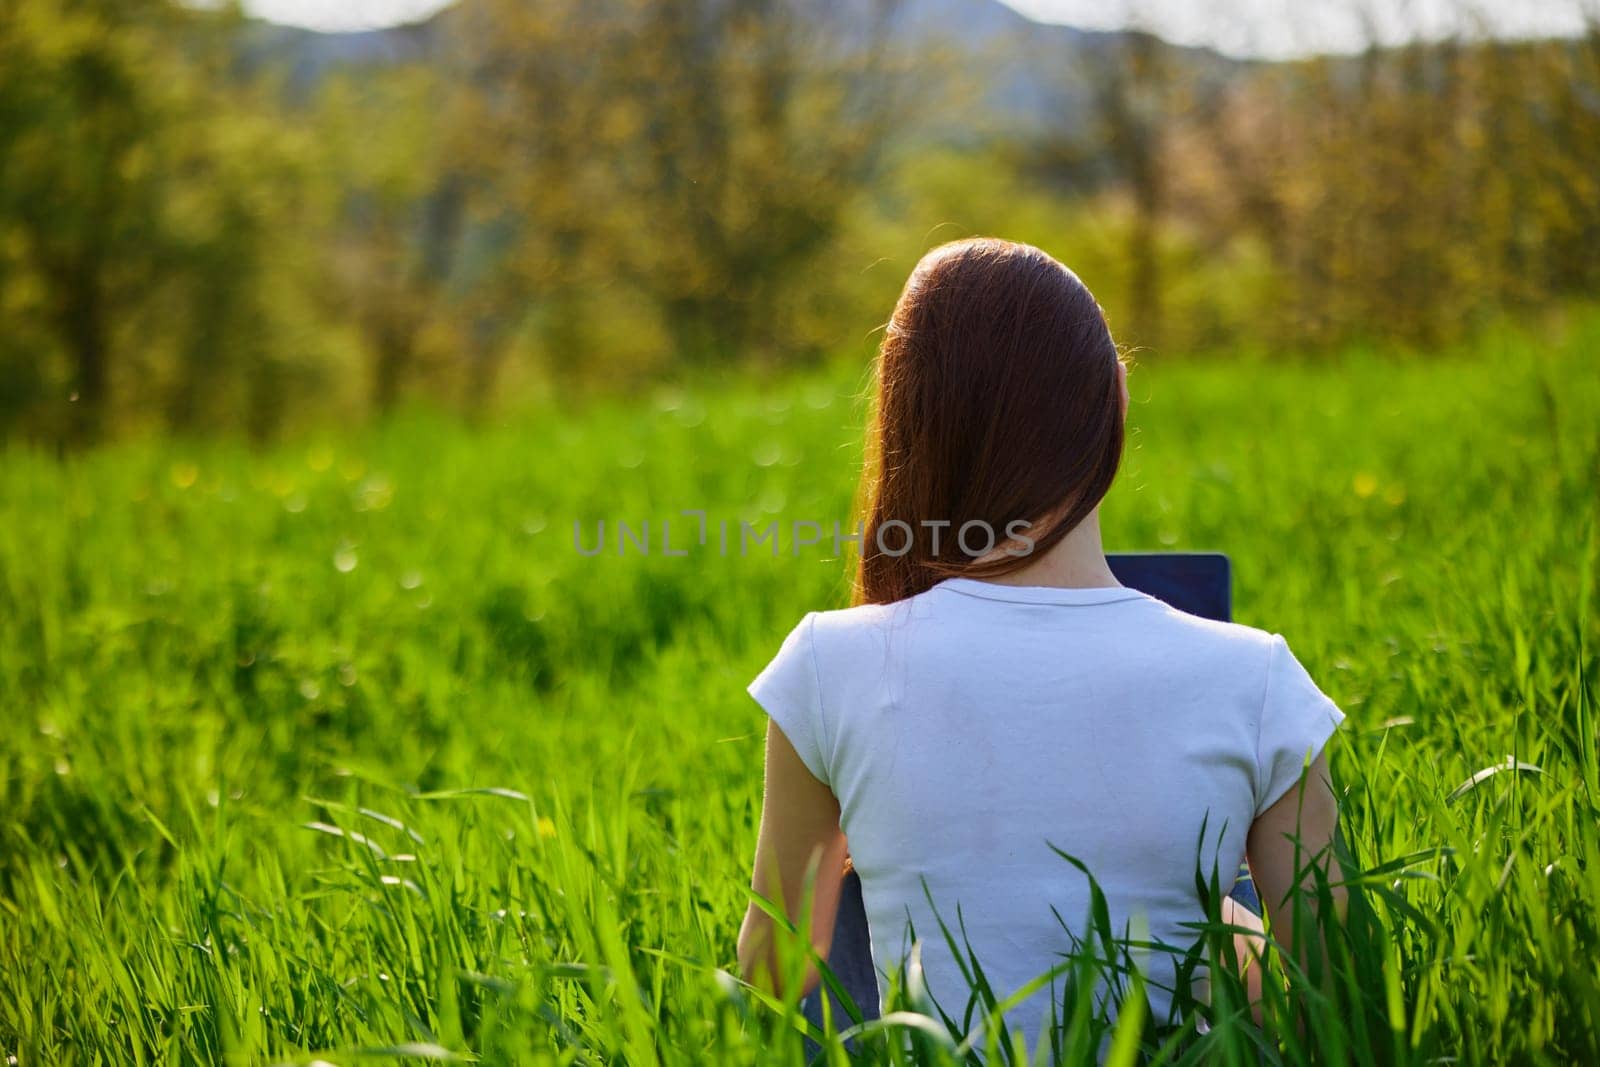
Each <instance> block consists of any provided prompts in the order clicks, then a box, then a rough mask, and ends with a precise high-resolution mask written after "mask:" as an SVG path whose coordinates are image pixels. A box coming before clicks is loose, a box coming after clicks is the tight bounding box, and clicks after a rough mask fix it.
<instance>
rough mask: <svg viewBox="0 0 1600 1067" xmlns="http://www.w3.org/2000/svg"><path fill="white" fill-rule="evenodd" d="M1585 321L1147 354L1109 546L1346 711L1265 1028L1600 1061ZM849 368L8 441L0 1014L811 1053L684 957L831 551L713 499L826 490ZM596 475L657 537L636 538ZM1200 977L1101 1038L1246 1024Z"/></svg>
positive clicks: (1420, 1057) (1324, 1050)
mask: <svg viewBox="0 0 1600 1067" xmlns="http://www.w3.org/2000/svg"><path fill="white" fill-rule="evenodd" d="M1597 352H1600V318H1596V317H1594V316H1592V315H1591V316H1583V315H1576V316H1574V317H1572V318H1570V319H1568V320H1566V321H1564V322H1560V323H1556V324H1553V325H1551V326H1550V327H1548V328H1547V329H1541V330H1540V331H1539V333H1538V334H1537V335H1535V334H1531V333H1516V332H1507V333H1504V334H1497V335H1494V336H1490V337H1486V338H1485V339H1484V340H1483V341H1482V342H1481V343H1479V344H1478V345H1476V346H1474V347H1473V348H1472V349H1470V350H1462V351H1458V352H1443V353H1436V354H1433V355H1431V356H1430V357H1429V358H1426V359H1419V358H1414V357H1411V358H1406V357H1401V356H1399V355H1398V354H1393V353H1383V352H1352V353H1348V354H1346V355H1345V356H1342V357H1341V358H1339V359H1337V360H1328V361H1322V362H1317V363H1310V362H1302V361H1297V360H1292V359H1277V360H1260V361H1256V360H1243V359H1241V360H1239V361H1236V362H1227V363H1204V364H1185V363H1171V364H1162V363H1158V362H1157V363H1153V364H1152V365H1150V366H1146V367H1139V368H1136V371H1135V376H1134V387H1133V392H1134V396H1135V400H1136V404H1135V408H1134V411H1133V414H1132V416H1131V417H1132V420H1133V422H1134V423H1136V425H1137V429H1136V431H1135V432H1134V433H1133V435H1132V437H1131V439H1130V450H1129V453H1128V456H1127V459H1126V464H1125V466H1124V468H1123V473H1122V475H1121V477H1120V479H1119V481H1118V484H1117V487H1116V488H1115V489H1114V490H1113V492H1112V495H1111V497H1110V499H1109V500H1108V503H1107V505H1106V515H1105V520H1106V532H1107V539H1108V547H1111V548H1118V549H1135V548H1138V549H1161V548H1172V549H1178V548H1208V549H1210V548H1215V549H1223V550H1226V551H1228V552H1230V553H1232V554H1233V556H1234V559H1235V565H1236V574H1237V587H1236V603H1237V612H1238V617H1239V618H1240V620H1241V621H1243V622H1247V623H1251V624H1254V625H1259V626H1263V627H1265V628H1268V629H1272V630H1276V631H1279V632H1282V633H1283V634H1284V635H1285V636H1286V637H1287V638H1288V640H1289V642H1290V644H1291V646H1292V647H1293V648H1294V650H1295V652H1296V654H1297V655H1298V656H1299V657H1300V658H1301V659H1302V660H1303V661H1304V662H1305V663H1306V665H1307V666H1308V668H1309V669H1310V670H1311V673H1312V675H1313V676H1314V677H1315V678H1317V679H1318V680H1319V682H1320V683H1321V684H1322V685H1323V688H1325V689H1326V690H1327V691H1328V692H1329V693H1330V694H1331V695H1332V696H1333V697H1334V698H1335V699H1336V700H1337V701H1338V702H1339V704H1340V705H1341V706H1342V707H1343V708H1344V709H1345V711H1346V712H1347V713H1348V716H1349V719H1348V722H1347V723H1346V725H1345V728H1344V729H1343V731H1342V732H1341V735H1340V737H1339V738H1338V739H1337V740H1336V741H1335V743H1334V745H1333V747H1332V749H1331V753H1332V756H1331V758H1332V765H1333V770H1334V773H1335V776H1336V777H1337V779H1338V785H1339V788H1340V791H1341V792H1342V794H1343V811H1344V819H1345V823H1344V826H1345V836H1346V838H1347V839H1348V842H1349V846H1350V848H1351V850H1352V852H1353V854H1354V856H1355V858H1356V859H1357V860H1358V861H1359V864H1360V867H1361V870H1360V871H1359V872H1357V876H1358V878H1357V880H1358V881H1359V882H1360V883H1361V884H1362V886H1363V887H1364V888H1365V892H1364V893H1363V894H1362V895H1361V899H1362V900H1364V901H1365V904H1363V907H1364V908H1366V909H1367V911H1365V912H1363V915H1365V919H1363V920H1362V921H1361V922H1360V923H1358V924H1357V927H1356V932H1355V933H1353V934H1352V935H1351V937H1350V939H1349V943H1348V945H1347V946H1346V953H1345V956H1344V957H1341V958H1342V959H1343V960H1344V963H1342V964H1341V966H1340V968H1339V970H1338V974H1337V977H1336V980H1335V981H1333V982H1332V983H1330V984H1329V985H1327V986H1326V987H1325V988H1324V989H1323V990H1322V992H1321V993H1317V992H1315V991H1312V990H1306V989H1299V991H1298V992H1296V993H1295V994H1294V996H1295V997H1296V998H1297V999H1296V1007H1297V1010H1299V1011H1300V1012H1301V1014H1302V1017H1303V1018H1304V1019H1305V1020H1306V1022H1305V1026H1306V1029H1305V1031H1304V1032H1303V1033H1300V1034H1296V1033H1295V1032H1293V1031H1292V1030H1291V1031H1289V1032H1287V1034H1286V1036H1283V1037H1282V1038H1281V1040H1282V1041H1283V1046H1282V1047H1281V1048H1279V1047H1277V1046H1272V1045H1271V1044H1270V1042H1269V1045H1268V1047H1266V1048H1265V1049H1264V1054H1265V1056H1266V1058H1267V1060H1268V1061H1272V1060H1275V1059H1276V1058H1278V1057H1282V1058H1283V1059H1284V1060H1287V1061H1290V1062H1301V1061H1307V1060H1311V1059H1320V1060H1323V1061H1328V1062H1346V1061H1348V1062H1370V1063H1440V1062H1455V1063H1480V1062H1518V1063H1583V1062H1587V1063H1596V1062H1600V828H1597V826H1600V823H1597V817H1600V755H1597V742H1596V737H1595V711H1596V709H1595V697H1596V678H1597V663H1596V649H1597V647H1600V623H1597V618H1596V611H1595V604H1594V593H1595V585H1596V577H1595V559H1596V549H1597V527H1596V519H1597V514H1600V503H1597V502H1600V374H1597V373H1596V366H1597V362H1596V353H1597ZM861 387H862V370H861V367H860V366H859V365H858V366H852V367H845V368H842V369H839V370H836V371H833V372H825V373H819V374H816V375H813V376H810V377H806V378H804V379H799V380H793V381H786V382H782V383H777V384H772V383H767V384H761V383H755V382H743V381H733V382H724V383H718V384H715V385H710V384H708V385H707V386H706V387H705V388H700V389H696V388H681V389H673V390H664V391H662V392H660V393H659V394H657V395H655V396H652V397H648V398H644V399H641V400H639V401H638V402H636V403H622V402H617V403H614V404H612V405H610V406H606V407H602V408H597V409H593V410H588V411H585V412H582V413H573V412H564V411H560V410H541V411H535V412H530V413H527V414H526V415H525V416H522V417H519V418H518V419H516V420H515V421H514V422H513V423H509V424H506V425H501V426H495V427H487V428H478V429H466V428H463V427H461V426H458V425H455V424H453V423H450V422H448V421H445V420H442V419H436V418H431V417H427V416H420V415H418V416H412V417H409V418H402V419H397V420H393V421H390V422H388V423H385V424H383V425H381V426H378V427H376V428H373V429H370V430H362V431H354V432H351V433H348V434H341V435H335V436H329V437H326V438H324V439H319V440H314V441H309V442H305V441H302V442H298V443H295V444H293V445H288V446H283V447H279V448H275V449H272V450H269V451H266V452H251V451H249V450H246V449H244V448H242V447H238V446H233V445H226V444H217V443H185V442H174V441H167V442H160V443H147V444H141V443H130V444H125V445H120V446H116V447H111V448H107V449H104V450H102V451H99V452H96V453H94V454H91V455H88V456H84V457H81V458H78V459H73V460H70V461H68V462H66V463H62V462H60V461H58V460H56V459H55V458H53V457H49V456H45V455H42V454H34V453H30V452H28V451H24V450H17V449H13V450H11V451H9V452H6V453H4V454H3V465H0V708H3V714H4V724H5V725H4V728H3V732H0V1055H4V1056H8V1057H10V1059H9V1060H8V1062H9V1063H13V1064H17V1065H19V1067H30V1065H34V1064H41V1065H42V1064H63V1063H107V1064H121V1063H143V1062H189V1061H220V1060H224V1059H228V1060H229V1061H230V1062H237V1063H260V1062H265V1063H272V1062H279V1061H287V1062H311V1061H313V1060H318V1059H320V1060H324V1061H328V1062H333V1063H354V1062H362V1063H369V1062H384V1061H385V1060H387V1059H393V1060H396V1061H402V1060H415V1059H416V1058H419V1057H420V1058H424V1059H425V1058H427V1057H430V1056H432V1057H436V1058H450V1057H458V1058H463V1059H467V1058H481V1059H482V1060H483V1061H485V1062H494V1063H513V1062H514V1063H534V1062H560V1063H610V1062H628V1063H634V1064H641V1063H651V1062H656V1061H670V1062H719V1063H766V1062H795V1061H797V1060H798V1059H799V1058H800V1056H801V1055H802V1044H801V1036H800V1029H799V1026H798V1024H797V1022H796V1021H795V1016H794V1014H793V1013H792V1012H786V1011H784V1010H782V1009H781V1008H775V1007H773V1006H771V1005H768V1004H765V1003H763V1002H762V1001H761V1000H759V999H758V998H755V997H753V996H751V995H749V994H747V993H742V992H740V991H738V990H737V988H736V987H735V986H733V985H731V984H730V982H729V981H728V979H727V978H726V976H725V975H721V974H719V969H725V968H728V967H730V966H731V964H732V960H733V954H734V937H735V933H736V930H737V925H738V920H739V916H740V915H741V914H742V911H743V908H744V904H745V886H746V885H747V878H748V862H749V859H750V854H751V849H752V846H753V842H754V824H755V819H756V815H757V806H758V801H759V785H760V781H759V779H760V759H761V746H760V736H761V730H762V728H763V719H762V716H761V712H760V710H759V709H758V708H757V707H756V706H755V705H754V704H753V703H752V702H751V701H750V700H749V698H748V697H747V696H746V695H745V693H744V685H745V683H746V682H747V681H748V680H749V678H750V677H751V676H752V675H753V674H754V673H755V672H756V671H757V670H758V669H759V668H760V666H761V665H762V664H763V663H764V662H765V661H766V659H767V658H768V657H769V656H770V655H771V654H772V652H773V651H775V649H776V648H777V645H778V642H779V641H780V640H781V638H782V636H783V634H784V633H786V632H787V630H788V628H789V627H790V626H791V625H792V624H793V623H794V622H795V621H796V620H797V619H798V618H799V617H800V615H801V614H802V613H803V612H804V611H806V610H808V609H810V608H814V607H820V606H835V605H837V604H839V603H841V602H842V599H843V596H844V590H845V583H844V580H843V575H844V565H843V564H842V563H841V562H840V561H839V560H838V559H837V558H836V557H835V555H834V552H833V546H832V545H831V543H829V540H830V539H825V540H824V542H823V543H822V544H819V545H816V546H802V547H801V548H800V549H799V550H798V555H797V554H795V550H794V549H793V548H792V547H791V543H790V541H791V539H790V537H789V533H788V532H787V530H786V531H785V533H784V536H783V541H782V544H781V552H780V554H779V555H778V556H777V557H776V558H774V557H773V556H772V555H770V550H769V548H768V547H767V546H765V545H763V546H761V547H760V548H759V550H752V552H751V553H750V554H749V555H747V556H745V557H743V558H741V557H740V556H739V554H738V552H737V547H736V546H737V523H738V522H739V521H741V520H747V521H750V522H755V523H758V525H762V526H764V525H765V524H766V523H767V522H770V521H772V520H774V519H777V520H779V521H780V522H782V523H784V524H788V523H792V522H794V521H811V522H817V523H821V524H823V527H824V530H825V531H831V525H832V523H833V522H834V521H835V520H838V521H840V522H841V523H847V520H848V518H849V510H848V509H849V503H850V497H851V493H852V489H853V479H854V476H855V464H856V462H857V457H858V446H857V443H856V438H857V436H858V433H859V427H860V424H861V420H862V414H863V412H862V408H861V405H860V403H859V402H858V400H857V394H858V393H859V392H860V390H861ZM696 508H698V509H704V510H705V511H706V512H707V515H708V518H709V525H710V529H709V533H710V536H709V538H708V543H707V545H706V546H704V547H701V546H699V545H697V544H694V538H693V537H692V536H691V534H692V533H693V532H694V530H693V528H694V525H695V520H694V519H693V518H686V517H682V516H679V514H678V513H679V512H680V511H682V510H684V509H696ZM675 516H677V517H678V521H675V522H674V523H673V529H672V537H673V547H674V549H675V550H676V549H678V548H681V547H685V546H687V547H688V550H689V552H688V555H687V556H682V557H679V556H671V557H669V556H666V555H663V554H662V553H661V552H660V543H659V523H660V521H661V520H663V519H671V518H673V517H675ZM599 519H605V520H607V527H606V537H607V548H606V551H605V552H604V553H602V554H601V555H599V556H595V557H592V558H590V557H586V556H583V555H580V554H579V553H578V552H577V551H575V549H574V542H573V524H574V521H575V520H581V521H582V522H583V524H584V526H583V530H584V537H585V539H586V541H587V542H588V543H589V544H591V545H592V543H593V539H594V536H595V522H596V520H599ZM617 520H623V521H627V522H629V523H630V524H632V525H633V526H634V527H635V528H637V527H638V525H639V524H640V523H642V522H643V521H645V520H650V522H651V525H652V535H653V538H655V540H653V543H652V546H651V547H652V548H653V549H655V550H656V551H654V552H652V553H651V554H650V555H649V556H648V557H646V556H642V555H641V554H639V553H637V552H635V551H630V552H628V554H626V555H622V556H619V555H618V554H617V552H616V547H615V545H616V542H615V526H614V523H615V522H616V521H617ZM720 521H726V522H728V523H729V524H730V529H732V530H733V531H734V541H733V545H732V546H731V547H730V550H729V553H728V554H727V555H726V556H724V555H723V554H721V552H720V551H719V550H718V547H717V524H718V523H719V522H720ZM1508 757H1510V758H1511V759H1512V760H1514V761H1520V762H1519V763H1516V764H1513V766H1515V767H1520V766H1521V764H1526V765H1528V766H1527V767H1525V768H1522V769H1504V768H1506V766H1507V763H1506V761H1507V758H1508ZM1493 767H1499V768H1502V769H1501V770H1500V771H1499V772H1498V773H1493V774H1489V775H1485V776H1483V777H1482V778H1481V779H1480V780H1479V781H1478V782H1477V784H1476V785H1475V786H1473V787H1471V788H1468V789H1465V790H1458V787H1460V786H1462V785H1463V783H1466V782H1467V781H1468V780H1469V779H1470V778H1471V777H1472V776H1473V775H1474V774H1475V773H1476V772H1480V771H1483V770H1485V769H1487V768H1493ZM1531 768H1537V769H1531ZM1297 989H1298V987H1297ZM1211 1022H1212V1025H1211V1029H1210V1032H1209V1033H1207V1034H1204V1035H1196V1034H1194V1033H1189V1034H1179V1035H1176V1036H1175V1038H1174V1039H1172V1040H1167V1041H1165V1043H1161V1041H1160V1040H1158V1037H1157V1036H1153V1035H1151V1034H1146V1035H1143V1038H1144V1040H1143V1047H1142V1048H1133V1047H1131V1046H1123V1047H1120V1048H1119V1050H1118V1055H1119V1056H1120V1055H1122V1054H1124V1053H1134V1054H1135V1056H1134V1058H1138V1057H1139V1056H1144V1057H1148V1058H1150V1059H1152V1060H1159V1061H1171V1062H1194V1061H1195V1060H1198V1059H1202V1058H1204V1059H1206V1061H1207V1062H1240V1063H1245V1062H1257V1061H1256V1060H1255V1058H1254V1057H1255V1056H1256V1051H1254V1050H1255V1049H1256V1048H1257V1045H1256V1044H1255V1040H1256V1039H1255V1037H1254V1036H1253V1035H1252V1034H1251V1032H1250V1031H1249V1028H1248V1027H1246V1026H1245V1025H1244V1024H1242V1023H1241V1022H1240V1021H1239V1020H1238V1019H1237V1017H1236V1015H1235V1016H1228V1015H1226V1014H1225V1013H1222V1012H1219V1013H1218V1014H1217V1017H1216V1018H1214V1019H1213V1020H1212V1021H1211ZM1130 1033H1132V1031H1130ZM1140 1036H1141V1035H1138V1034H1133V1037H1136V1038H1137V1037H1140ZM1163 1040H1164V1039H1163ZM941 1047H942V1046H940V1045H939V1044H938V1043H937V1042H934V1041H932V1040H931V1039H930V1040H928V1041H925V1042H924V1044H923V1045H922V1047H921V1049H920V1051H919V1053H918V1054H919V1055H920V1056H922V1057H925V1058H930V1059H939V1058H947V1057H948V1056H949V1053H948V1052H947V1051H945V1052H942V1051H940V1049H941ZM829 1048H830V1049H831V1052H830V1053H829V1055H830V1056H831V1057H832V1058H834V1059H837V1058H838V1057H840V1056H842V1053H841V1052H840V1051H839V1046H838V1045H837V1043H836V1042H832V1041H830V1042H829ZM887 1048H888V1046H887V1044H881V1045H873V1044H871V1043H870V1042H869V1043H868V1044H867V1049H868V1052H873V1051H874V1050H876V1053H877V1054H878V1055H881V1056H888V1055H891V1053H890V1052H889V1051H887Z"/></svg>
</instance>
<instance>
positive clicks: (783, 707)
mask: <svg viewBox="0 0 1600 1067" xmlns="http://www.w3.org/2000/svg"><path fill="white" fill-rule="evenodd" d="M815 625H816V612H814V611H813V612H808V613H807V614H806V616H805V618H803V619H801V620H800V622H799V623H798V624H797V625H796V626H795V628H794V629H793V630H791V631H789V636H788V637H786V638H784V640H783V646H782V647H781V648H779V649H778V654H777V655H775V656H773V657H772V662H770V663H768V664H767V665H766V667H765V668H764V669H763V670H762V671H761V673H760V674H758V675H756V677H755V680H754V681H752V682H751V683H750V685H749V687H748V690H749V693H750V695H751V696H752V697H755V700H756V703H757V704H760V705H761V707H762V708H763V709H764V710H765V711H766V713H767V714H768V715H770V716H771V717H772V721H773V722H775V723H777V725H778V729H780V730H782V731H783V736H784V737H786V738H788V739H789V744H791V745H793V746H794V750H795V752H796V753H798V754H799V756H800V760H801V762H803V763H804V764H805V765H806V769H807V770H809V771H810V772H811V773H812V775H813V776H814V777H815V778H816V779H817V780H818V781H819V782H822V783H823V784H824V785H826V784H828V758H827V751H828V749H827V741H826V738H827V734H826V731H825V729H824V724H823V712H822V680H821V677H820V675H819V673H818V670H817V660H816V653H815V651H814V650H813V648H812V642H813V634H814V627H815Z"/></svg>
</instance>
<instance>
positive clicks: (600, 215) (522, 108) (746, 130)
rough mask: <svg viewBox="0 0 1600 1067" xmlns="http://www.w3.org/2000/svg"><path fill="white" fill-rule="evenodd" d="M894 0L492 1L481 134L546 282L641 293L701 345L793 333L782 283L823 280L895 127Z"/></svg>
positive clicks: (701, 354)
mask: <svg viewBox="0 0 1600 1067" xmlns="http://www.w3.org/2000/svg"><path fill="white" fill-rule="evenodd" d="M892 7H893V5H892V3H890V2H889V0H874V2H873V3H870V4H866V5H861V4H854V5H847V4H827V3H809V2H808V3H796V2H792V0H659V2H644V0H611V2H607V3H576V2H572V0H558V2H550V3H544V4H539V5H527V4H522V3H516V2H513V0H489V2H487V3H485V4H484V5H483V7H482V8H481V10H480V11H479V12H478V17H479V21H478V22H477V23H476V25H475V26H474V28H473V31H472V41H473V45H472V49H471V54H472V55H473V56H474V57H475V58H476V59H477V61H478V63H479V68H478V69H479V74H478V84H480V85H482V86H484V87H485V91H486V92H487V93H488V94H489V97H488V100H487V102H486V106H485V107H484V109H483V113H482V118H483V120H484V122H485V125H484V127H483V128H482V129H481V130H479V132H478V137H477V142H478V144H479V146H480V149H479V150H480V151H481V152H485V153H492V154H493V156H494V160H495V163H496V169H497V170H498V172H499V174H500V176H501V177H503V179H504V181H503V183H502V184H501V185H500V186H499V188H501V189H502V190H503V191H504V194H505V197H506V204H507V206H508V209H509V213H510V214H511V215H513V216H514V217H515V219H516V220H517V222H518V223H519V225H520V227H521V233H522V235H523V237H524V241H523V243H522V245H521V247H520V249H519V252H520V255H521V256H522V257H523V259H524V265H523V267H522V270H523V272H524V275H525V276H526V277H528V278H529V280H530V282H537V285H536V287H535V288H533V289H532V291H533V292H534V293H536V294H537V295H538V296H540V297H545V298H549V297H552V296H556V297H559V294H560V292H561V291H562V290H563V289H564V288H568V287H571V286H598V285H614V286H620V287H622V288H623V289H624V290H625V291H628V292H632V293H636V294H638V295H639V296H640V297H642V298H643V299H644V301H646V302H647V304H648V305H649V307H650V308H651V309H652V310H653V312H654V314H655V316H656V317H657V319H658V321H659V323H660V325H661V326H662V328H663V329H664V330H665V332H666V335H667V336H668V338H670V341H671V344H672V347H673V348H674V350H675V351H676V353H677V354H678V355H679V356H680V357H681V358H685V359H690V360H697V361H704V362H708V363H718V362H726V361H728V360H730V359H733V358H735V357H736V356H740V355H745V356H748V355H752V354H754V353H756V352H758V351H767V352H773V351H781V350H784V349H785V348H786V347H787V341H786V338H785V335H784V324H783V322H782V321H781V316H780V315H779V314H777V313H775V309H778V308H781V307H782V305H783V300H782V291H783V290H784V289H785V288H786V287H789V286H795V285H803V284H804V282H803V280H802V279H803V274H804V271H805V270H806V268H807V266H808V265H809V264H810V263H811V262H813V261H814V258H815V257H816V256H817V255H818V253H819V252H820V251H821V250H822V249H824V248H826V247H827V246H828V245H829V243H830V241H832V240H834V239H835V238H836V237H837V235H838V233H839V227H840V225H841V220H842V218H843V215H844V211H845V208H846V205H847V204H848V203H849V202H850V200H851V199H852V198H853V197H855V196H857V195H858V194H860V193H861V192H862V191H863V190H864V189H865V188H866V187H867V183H868V181H869V179H870V177H871V176H872V174H873V173H874V171H875V169H876V167H877V165H878V163H879V162H880V160H881V158H882V155H883V153H884V151H885V150H886V148H887V147H888V145H889V143H890V141H891V138H892V135H893V133H894V132H895V128H896V121H897V116H898V115H899V113H900V112H899V109H900V107H901V106H902V105H903V100H902V99H901V96H900V93H899V92H898V91H897V84H896V81H895V78H894V76H893V73H892V70H891V68H892V66H893V61H892V58H891V55H890V52H889V49H888V39H889V35H888V27H889V25H890V15H891V12H892ZM558 321H559V320H558ZM574 356H575V353H574ZM569 358H571V357H569Z"/></svg>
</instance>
